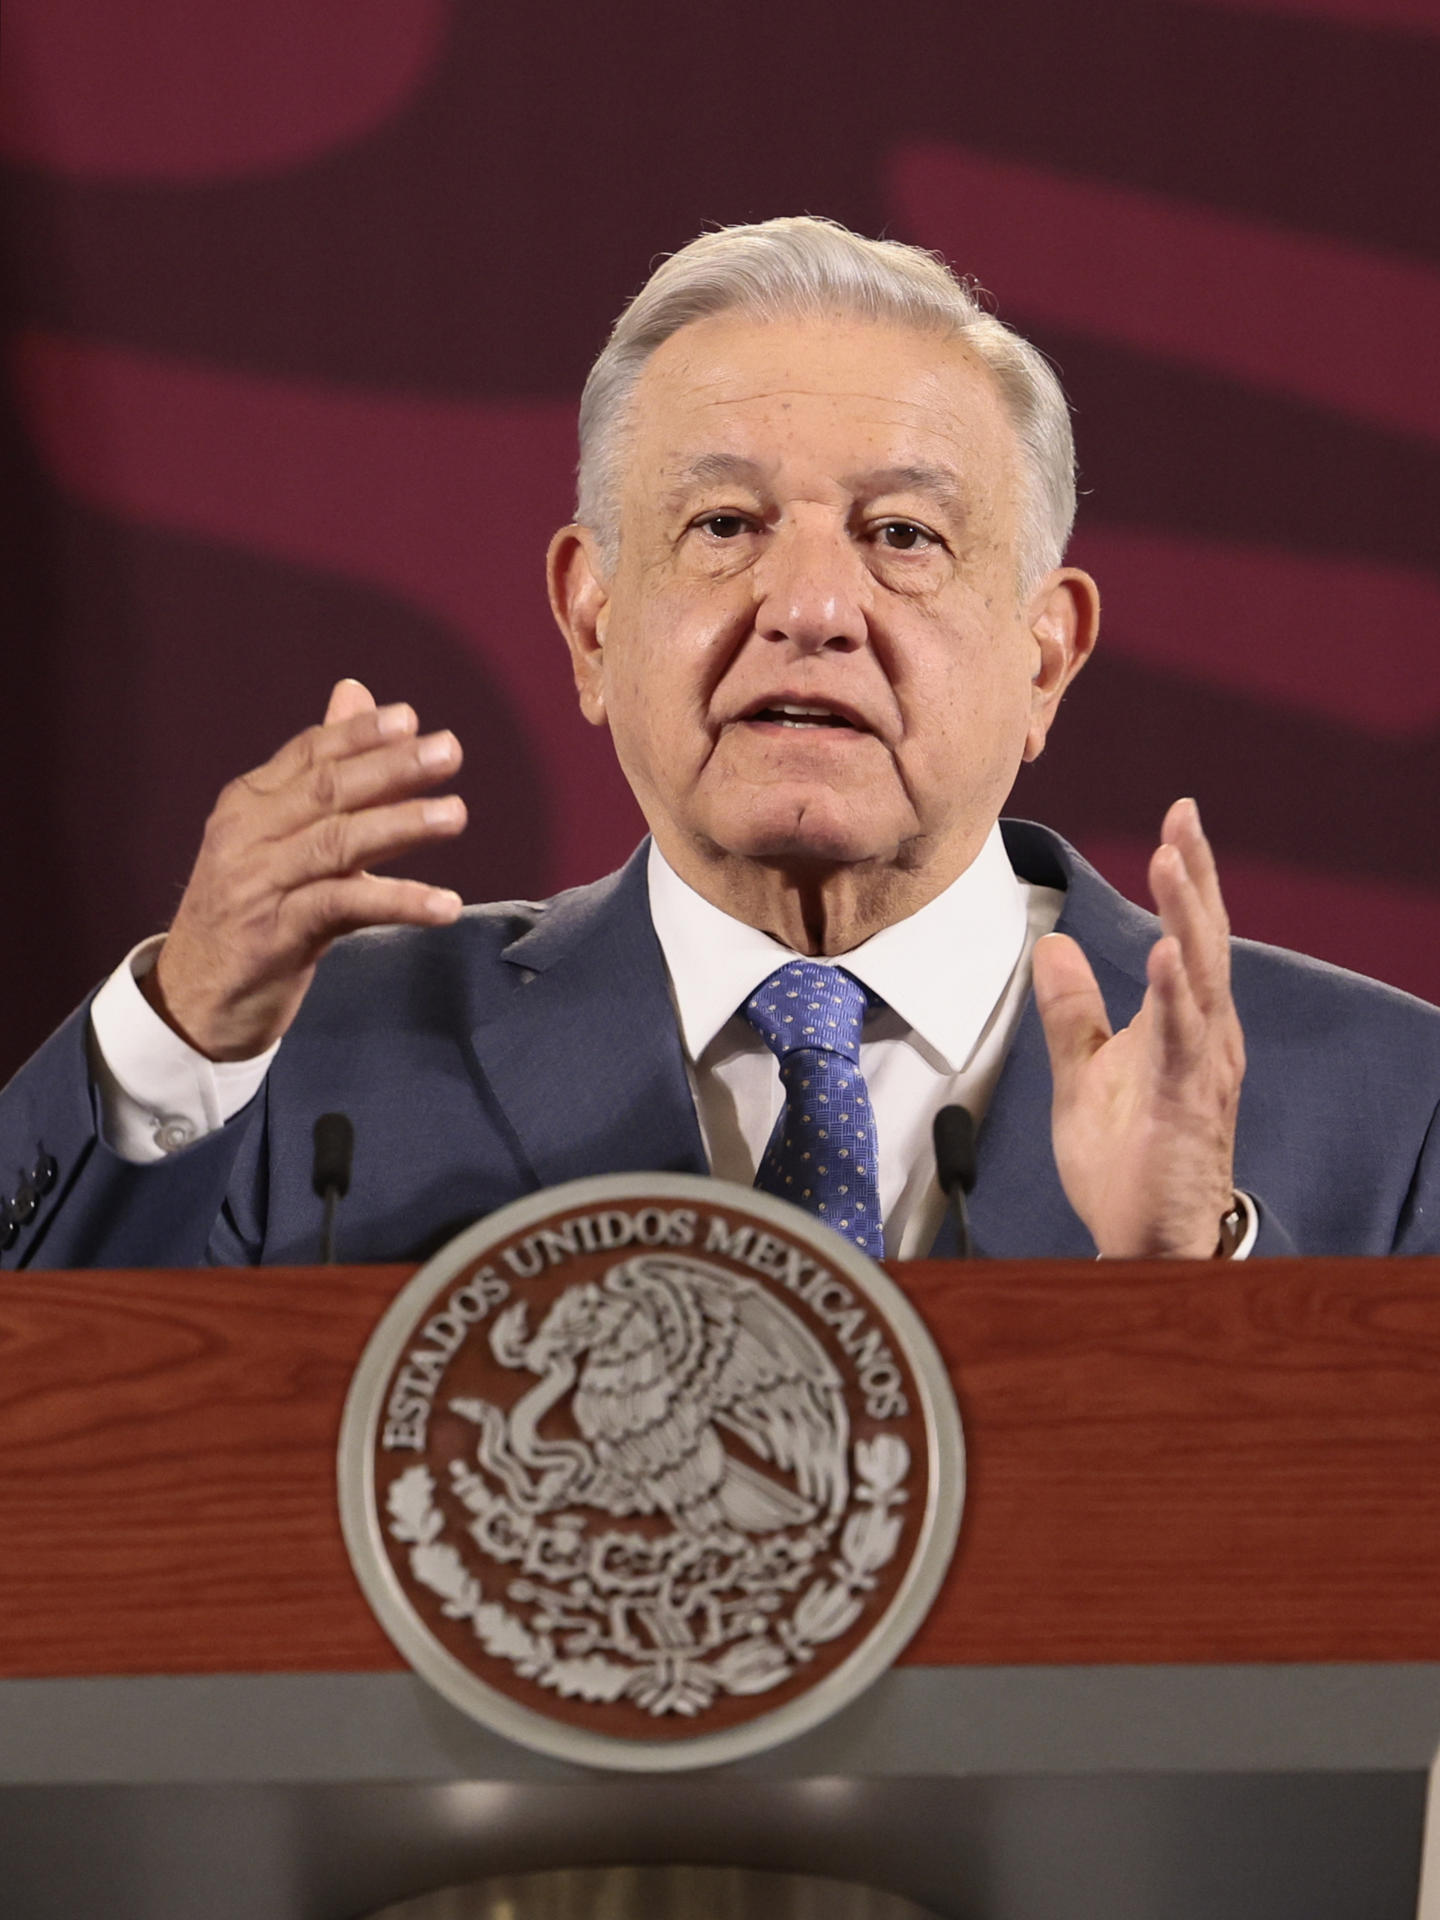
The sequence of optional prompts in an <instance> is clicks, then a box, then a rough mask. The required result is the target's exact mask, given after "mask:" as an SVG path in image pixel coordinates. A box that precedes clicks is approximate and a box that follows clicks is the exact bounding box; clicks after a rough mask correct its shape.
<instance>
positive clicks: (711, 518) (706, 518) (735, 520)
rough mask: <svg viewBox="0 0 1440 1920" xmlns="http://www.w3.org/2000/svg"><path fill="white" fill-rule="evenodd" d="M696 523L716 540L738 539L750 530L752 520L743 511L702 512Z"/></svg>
mask: <svg viewBox="0 0 1440 1920" xmlns="http://www.w3.org/2000/svg"><path fill="white" fill-rule="evenodd" d="M695 524H696V526H697V527H700V528H702V529H703V530H704V531H705V532H706V533H708V534H709V535H710V536H711V538H712V539H714V540H736V539H738V538H739V537H740V535H741V534H742V533H748V532H749V531H750V522H749V521H748V520H747V519H746V518H745V516H744V514H743V513H707V514H702V516H701V517H700V519H698V520H697V521H696V522H695Z"/></svg>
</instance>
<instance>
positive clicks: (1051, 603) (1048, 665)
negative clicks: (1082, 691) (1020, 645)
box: [1025, 567, 1100, 760]
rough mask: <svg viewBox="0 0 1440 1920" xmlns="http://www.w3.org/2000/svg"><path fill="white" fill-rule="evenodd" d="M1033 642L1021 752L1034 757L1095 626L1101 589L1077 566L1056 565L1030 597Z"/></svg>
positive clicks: (1092, 643) (1090, 643)
mask: <svg viewBox="0 0 1440 1920" xmlns="http://www.w3.org/2000/svg"><path fill="white" fill-rule="evenodd" d="M1025 618H1026V623H1027V625H1028V626H1029V629H1030V639H1031V643H1032V645H1033V647H1034V671H1033V673H1032V674H1031V687H1030V724H1029V726H1028V727H1027V729H1026V732H1025V758H1026V759H1027V760H1038V759H1039V757H1040V755H1041V754H1042V753H1043V752H1044V751H1045V740H1046V736H1047V735H1048V734H1049V732H1050V728H1051V725H1052V723H1053V722H1054V719H1055V715H1056V713H1057V712H1058V711H1059V707H1060V699H1061V695H1062V694H1063V693H1064V692H1065V689H1066V688H1067V687H1068V686H1069V684H1070V682H1071V681H1072V680H1073V679H1074V678H1075V676H1076V674H1077V673H1079V671H1080V669H1081V668H1082V667H1083V666H1084V664H1085V662H1086V661H1087V660H1088V659H1089V658H1090V654H1091V652H1092V650H1093V648H1094V646H1095V637H1096V635H1097V634H1098V633H1099V631H1100V589H1099V588H1098V587H1097V586H1096V584H1095V582H1094V581H1093V580H1092V579H1091V578H1090V576H1089V574H1088V573H1082V572H1081V571H1080V569H1079V567H1057V568H1056V569H1055V571H1054V572H1053V573H1048V574H1047V575H1046V576H1045V578H1044V579H1043V580H1042V581H1041V583H1040V585H1039V586H1038V587H1037V588H1036V590H1035V592H1034V593H1033V594H1032V595H1031V597H1030V602H1029V605H1028V607H1027V608H1026V613H1025Z"/></svg>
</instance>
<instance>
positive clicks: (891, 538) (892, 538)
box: [875, 520, 936, 553]
mask: <svg viewBox="0 0 1440 1920" xmlns="http://www.w3.org/2000/svg"><path fill="white" fill-rule="evenodd" d="M875 531H876V535H877V537H878V538H879V540H880V543H881V545H882V546H886V547H889V549H890V550H891V552H892V553H918V552H919V551H920V550H921V549H922V548H924V547H933V546H934V545H935V544H936V540H935V535H934V534H933V533H930V532H928V531H927V530H926V528H924V527H917V526H916V524H915V522H914V521H913V520H884V521H882V522H881V523H880V525H879V526H878V527H877V528H876V530H875Z"/></svg>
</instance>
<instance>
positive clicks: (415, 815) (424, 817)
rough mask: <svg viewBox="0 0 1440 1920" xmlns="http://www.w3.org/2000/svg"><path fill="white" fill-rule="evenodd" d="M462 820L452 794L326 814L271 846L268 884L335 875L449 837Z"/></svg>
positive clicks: (287, 888)
mask: <svg viewBox="0 0 1440 1920" xmlns="http://www.w3.org/2000/svg"><path fill="white" fill-rule="evenodd" d="M465 821H466V812H465V802H464V801H463V800H462V799H460V797H459V795H458V794H453V793H452V794H447V795H445V796H444V798H442V799H424V800H407V801H403V802H401V803H399V804H398V805H395V806H386V807H367V808H365V809H364V810H363V811H362V812H359V813H334V814H327V815H326V816H325V818H324V819H323V820H318V821H315V822H313V823H312V824H311V825H309V826H307V827H306V828H305V829H304V830H303V831H301V832H299V833H294V834H291V835H290V836H289V838H288V839H286V840H284V841H281V842H280V843H279V844H278V845H277V846H276V847H275V848H274V849H273V864H272V865H271V866H270V869H269V875H268V878H269V883H270V885H271V886H273V887H274V888H275V889H276V890H277V891H279V892H281V893H289V892H293V891H294V890H295V889H297V888H301V887H305V886H309V885H311V884H313V883H314V882H316V881H319V880H324V879H328V878H331V877H332V876H335V875H343V874H351V873H358V872H359V871H360V870H361V868H364V867H369V866H377V865H380V864H381V863H383V862H384V861H387V860H397V859H399V858H400V857H401V855H403V854H406V853H413V852H414V851H415V849H416V848H417V847H423V846H428V845H431V844H432V843H434V842H435V841H438V840H450V839H453V838H454V836H455V835H456V834H457V833H460V832H462V831H463V830H464V827H465Z"/></svg>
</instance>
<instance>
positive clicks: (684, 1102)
mask: <svg viewBox="0 0 1440 1920" xmlns="http://www.w3.org/2000/svg"><path fill="white" fill-rule="evenodd" d="M645 854H646V849H645V847H643V846H642V847H641V849H640V850H639V852H638V853H636V854H635V855H634V857H633V858H632V859H631V860H630V861H629V862H628V863H627V865H626V866H625V867H624V868H623V869H622V870H621V872H620V873H618V874H615V875H613V876H612V877H611V878H610V879H609V880H605V881H601V882H600V883H599V884H598V885H596V886H594V887H586V888H582V889H580V890H579V891H578V892H576V893H574V894H569V895H563V896H561V898H560V899H558V900H557V901H555V902H554V903H553V904H552V905H551V906H550V907H549V908H548V909H547V910H546V912H545V914H544V915H543V916H542V918H541V919H540V921H539V923H538V925H536V926H535V927H534V928H532V929H531V930H530V931H529V932H528V933H526V934H524V935H523V936H522V937H521V938H520V939H518V940H516V941H514V942H513V943H512V944H511V945H510V946H509V947H507V948H505V949H504V950H503V952H502V954H501V960H502V963H503V964H504V967H505V974H506V985H507V986H508V987H509V991H508V992H507V993H505V994H504V995H503V1004H502V1005H501V1006H500V1008H499V1009H494V1010H490V1011H488V1013H487V1016H486V1017H485V1018H482V1019H481V1020H479V1021H477V1022H476V1024H475V1025H474V1027H473V1029H472V1043H473V1045H474V1049H475V1057H476V1060H477V1062H478V1065H479V1069H480V1072H481V1074H482V1075H483V1077H484V1080H485V1083H486V1085H487V1087H488V1089H489V1091H490V1093H491V1094H492V1095H493V1098H494V1100H495V1102H496V1104H497V1105H498V1106H499V1108H500V1110H501V1112H502V1114H503V1117H504V1121H505V1123H506V1124H507V1126H508V1128H509V1130H510V1131H511V1132H512V1134H513V1136H514V1139H515V1142H516V1144H517V1146H518V1149H519V1153H520V1157H521V1158H522V1160H523V1162H524V1163H525V1164H526V1165H527V1166H528V1169H529V1171H530V1172H531V1173H532V1175H533V1177H534V1179H535V1183H536V1185H537V1186H554V1185H556V1184H558V1183H559V1182H560V1181H562V1180H574V1179H579V1178H581V1177H583V1176H585V1175H590V1174H598V1173H623V1172H632V1171H635V1172H639V1171H647V1172H650V1171H661V1170H664V1171H667V1172H677V1173H705V1172H707V1171H708V1166H707V1162H706V1159H705V1150H704V1147H703V1145H702V1143H701V1139H700V1128H699V1123H698V1122H697V1120H696V1117H695V1105H694V1101H693V1100H692V1099H691V1096H690V1087H689V1082H688V1080H687V1078H686V1073H685V1061H684V1056H683V1054H682V1052H681V1047H680V1036H679V1032H678V1030H677V1027H676V1023H675V1016H674V1012H673V1010H672V1007H671V1004H670V994H669V989H668V986H667V984H666V977H665V963H664V959H663V957H662V955H661V952H660V943H659V941H658V940H657V939H656V937H655V930H654V928H653V926H652V925H651V921H650V905H649V891H648V887H647V883H646V868H645Z"/></svg>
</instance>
